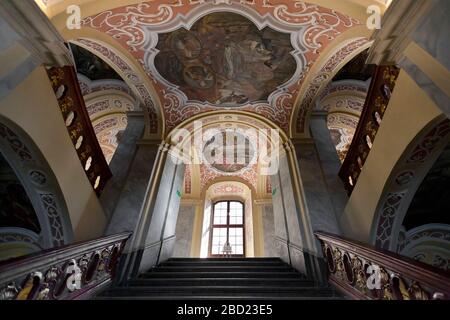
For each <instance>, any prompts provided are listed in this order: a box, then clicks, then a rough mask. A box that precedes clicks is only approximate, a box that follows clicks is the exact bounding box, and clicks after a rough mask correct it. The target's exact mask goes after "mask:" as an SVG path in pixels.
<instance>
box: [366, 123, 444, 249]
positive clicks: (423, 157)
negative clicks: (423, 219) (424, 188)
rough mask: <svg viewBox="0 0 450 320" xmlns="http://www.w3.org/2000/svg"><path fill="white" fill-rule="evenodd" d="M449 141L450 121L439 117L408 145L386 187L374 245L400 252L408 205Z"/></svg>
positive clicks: (374, 227) (373, 234)
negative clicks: (399, 245)
mask: <svg viewBox="0 0 450 320" xmlns="http://www.w3.org/2000/svg"><path fill="white" fill-rule="evenodd" d="M449 141H450V120H449V119H447V117H446V116H445V115H440V116H438V117H436V118H434V119H433V120H432V121H430V122H429V123H428V124H427V125H426V126H425V127H424V128H423V129H422V130H421V131H420V132H419V133H418V134H417V135H416V136H415V138H414V139H413V140H412V141H411V142H410V143H409V145H408V146H407V148H406V149H405V151H404V152H403V154H402V156H401V157H400V158H399V160H398V161H397V162H396V164H395V166H394V168H393V169H392V171H391V173H390V175H389V178H388V179H387V181H386V184H385V186H384V189H383V192H382V196H381V197H380V200H379V202H378V205H377V207H376V211H375V215H374V220H373V222H372V230H371V242H372V243H373V244H375V245H376V246H377V247H378V248H382V249H387V250H392V251H397V247H398V240H399V239H398V238H399V234H400V232H401V225H402V222H403V218H404V217H405V215H406V213H407V210H408V208H409V205H410V203H411V201H412V198H413V197H414V194H415V193H416V191H417V189H418V188H419V186H420V184H421V183H422V181H423V179H424V178H425V176H426V174H427V173H428V171H429V170H430V168H431V167H432V166H433V164H434V162H435V161H436V159H437V158H438V157H439V155H440V154H441V152H442V150H443V149H444V148H445V146H446V145H447V144H448V143H449Z"/></svg>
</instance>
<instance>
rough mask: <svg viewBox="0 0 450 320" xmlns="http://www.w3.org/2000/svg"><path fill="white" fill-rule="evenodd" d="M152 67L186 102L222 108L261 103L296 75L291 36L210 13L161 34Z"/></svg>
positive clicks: (231, 15) (235, 17)
mask: <svg viewBox="0 0 450 320" xmlns="http://www.w3.org/2000/svg"><path fill="white" fill-rule="evenodd" d="M156 48H157V49H158V50H159V53H158V54H157V55H156V57H155V66H156V70H158V72H159V73H160V75H162V76H163V77H164V78H165V79H166V80H168V81H169V82H171V83H173V84H175V85H177V86H179V88H180V90H181V91H183V93H185V94H186V96H187V98H188V100H195V101H199V102H203V103H210V104H212V105H216V106H221V107H235V106H240V105H243V104H245V103H252V102H258V101H265V102H267V99H268V97H269V95H270V94H271V93H272V92H274V91H275V90H276V89H277V87H279V86H281V85H282V84H283V83H285V82H286V81H288V80H289V79H290V78H292V76H293V75H294V73H295V69H296V67H297V64H296V62H295V59H294V57H293V56H292V55H291V52H292V51H294V48H293V47H292V46H291V41H290V36H289V34H287V33H280V32H277V31H274V30H272V29H270V28H264V29H263V30H258V28H257V27H256V26H255V25H254V24H253V23H252V22H251V21H250V20H248V19H246V18H245V17H243V16H241V15H238V14H235V13H228V12H221V13H211V14H209V15H206V16H205V17H203V18H201V19H200V20H198V21H197V22H196V23H195V24H194V25H193V26H192V28H191V30H186V29H184V28H182V29H178V30H176V31H173V32H171V33H166V34H161V35H160V36H159V41H158V45H157V47H156Z"/></svg>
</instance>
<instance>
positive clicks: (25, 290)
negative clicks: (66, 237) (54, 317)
mask: <svg viewBox="0 0 450 320" xmlns="http://www.w3.org/2000/svg"><path fill="white" fill-rule="evenodd" d="M130 235H131V234H130V233H119V234H115V235H111V236H107V237H102V238H98V239H95V240H91V241H85V242H80V243H75V244H71V245H67V246H62V247H58V248H53V249H48V250H44V251H41V252H38V253H36V254H32V255H28V256H24V257H19V258H13V259H9V260H6V261H4V262H2V263H0V300H76V299H89V298H90V297H92V296H93V295H95V294H96V293H98V292H99V291H102V290H103V289H105V288H106V287H107V286H108V285H109V284H110V283H111V281H112V279H113V278H114V275H115V270H116V267H117V265H118V261H119V258H120V256H121V254H122V250H123V249H124V247H125V243H126V241H127V240H128V238H129V237H130Z"/></svg>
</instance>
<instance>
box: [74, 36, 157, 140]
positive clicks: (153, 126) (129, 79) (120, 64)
mask: <svg viewBox="0 0 450 320" xmlns="http://www.w3.org/2000/svg"><path fill="white" fill-rule="evenodd" d="M82 35H83V34H82V33H81V34H80V37H78V38H71V39H70V40H69V42H71V43H73V44H75V45H77V46H80V47H82V48H83V49H86V50H88V51H89V52H91V53H92V54H94V55H96V56H98V57H99V58H100V59H102V60H103V61H105V62H106V63H107V64H108V65H109V66H110V67H111V68H113V69H114V70H115V71H116V72H117V73H118V74H119V75H120V76H121V78H122V79H123V81H124V82H125V83H126V84H127V85H128V86H129V88H130V89H131V90H132V93H133V94H134V95H135V96H136V97H137V98H138V100H139V102H140V106H139V108H135V109H136V110H139V109H141V110H142V111H144V116H145V117H146V118H147V119H146V120H147V121H146V123H147V126H146V132H145V133H146V135H147V136H148V137H158V138H161V137H162V136H163V134H164V131H165V129H164V126H165V120H164V113H163V112H162V110H161V108H160V105H161V104H160V102H159V98H158V96H157V95H156V94H155V93H154V92H155V89H154V88H153V87H152V85H151V84H150V83H149V81H148V79H147V76H146V75H145V74H144V73H143V71H142V70H140V68H138V67H136V66H135V64H134V63H133V61H132V59H133V58H130V57H128V56H126V55H125V54H123V53H122V52H121V51H120V50H118V49H117V48H116V47H115V46H113V45H111V44H110V42H112V41H109V42H108V43H107V42H104V41H100V40H98V39H97V38H93V37H84V36H82ZM104 37H105V35H102V37H99V38H102V39H103V38H104ZM106 37H107V36H106Z"/></svg>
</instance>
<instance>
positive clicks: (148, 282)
mask: <svg viewBox="0 0 450 320" xmlns="http://www.w3.org/2000/svg"><path fill="white" fill-rule="evenodd" d="M236 285H239V286H255V287H261V286H280V287H281V286H285V287H295V286H297V287H300V286H305V287H312V286H314V281H311V280H304V279H301V278H293V279H292V278H269V279H265V278H232V277H226V278H159V279H139V278H138V279H133V280H130V281H129V283H128V286H130V287H134V286H139V287H145V286H166V287H173V286H236Z"/></svg>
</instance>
